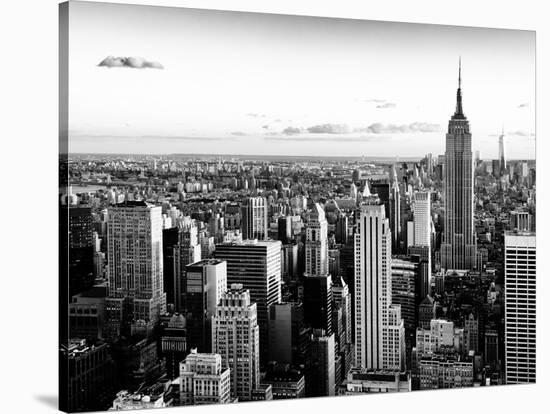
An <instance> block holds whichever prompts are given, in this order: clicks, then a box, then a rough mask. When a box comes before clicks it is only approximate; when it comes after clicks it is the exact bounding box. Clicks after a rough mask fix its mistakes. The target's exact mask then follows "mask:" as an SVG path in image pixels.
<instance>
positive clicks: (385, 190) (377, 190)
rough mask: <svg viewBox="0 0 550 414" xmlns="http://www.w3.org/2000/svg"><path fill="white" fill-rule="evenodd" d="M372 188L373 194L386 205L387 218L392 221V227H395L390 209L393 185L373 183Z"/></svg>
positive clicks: (382, 182) (384, 182)
mask: <svg viewBox="0 0 550 414" xmlns="http://www.w3.org/2000/svg"><path fill="white" fill-rule="evenodd" d="M370 188H371V190H372V193H373V194H376V195H377V196H378V198H379V199H380V202H381V203H382V204H383V205H384V209H385V211H386V218H387V219H388V220H389V221H390V226H393V223H392V222H391V208H390V194H391V183H389V182H388V181H378V182H373V183H371V186H370ZM390 228H392V227H390Z"/></svg>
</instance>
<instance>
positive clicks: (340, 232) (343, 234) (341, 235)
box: [334, 212, 349, 244]
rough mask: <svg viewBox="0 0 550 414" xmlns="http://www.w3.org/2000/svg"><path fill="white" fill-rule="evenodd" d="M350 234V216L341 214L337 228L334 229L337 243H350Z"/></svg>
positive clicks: (339, 214) (337, 221) (337, 219)
mask: <svg viewBox="0 0 550 414" xmlns="http://www.w3.org/2000/svg"><path fill="white" fill-rule="evenodd" d="M348 234H349V230H348V216H347V215H346V214H345V213H343V212H339V213H338V216H337V218H336V227H335V229H334V238H335V239H336V243H339V244H346V243H347V242H348Z"/></svg>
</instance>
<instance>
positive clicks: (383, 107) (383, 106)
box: [376, 102, 397, 109]
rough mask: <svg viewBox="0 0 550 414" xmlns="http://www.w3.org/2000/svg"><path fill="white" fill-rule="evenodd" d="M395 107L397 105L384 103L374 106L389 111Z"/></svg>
mask: <svg viewBox="0 0 550 414" xmlns="http://www.w3.org/2000/svg"><path fill="white" fill-rule="evenodd" d="M396 106H397V105H396V104H395V103H393V102H385V103H383V104H380V105H376V107H377V108H379V109H390V108H395V107H396Z"/></svg>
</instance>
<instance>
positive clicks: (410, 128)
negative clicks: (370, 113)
mask: <svg viewBox="0 0 550 414" xmlns="http://www.w3.org/2000/svg"><path fill="white" fill-rule="evenodd" d="M355 131H356V132H367V133H370V134H405V133H419V132H440V131H441V125H439V124H430V123H427V122H413V123H412V124H402V125H397V124H382V123H380V122H376V123H374V124H371V125H369V126H368V127H366V128H359V129H356V130H355Z"/></svg>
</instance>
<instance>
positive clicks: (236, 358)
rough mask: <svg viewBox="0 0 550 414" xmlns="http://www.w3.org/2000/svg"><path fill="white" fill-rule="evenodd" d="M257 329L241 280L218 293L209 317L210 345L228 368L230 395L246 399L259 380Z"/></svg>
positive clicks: (253, 312) (248, 296) (248, 295)
mask: <svg viewBox="0 0 550 414" xmlns="http://www.w3.org/2000/svg"><path fill="white" fill-rule="evenodd" d="M259 335H260V330H259V327H258V316H257V310H256V304H255V303H252V302H251V301H250V292H249V291H248V290H245V289H244V288H243V285H242V284H239V283H234V284H232V285H231V287H230V289H229V290H228V291H227V292H225V293H224V294H223V295H222V298H221V300H220V302H219V304H218V306H217V307H216V314H215V316H214V317H213V318H212V348H213V351H214V352H215V353H217V354H220V355H221V357H222V366H223V368H230V370H231V395H232V396H233V397H237V398H239V400H240V401H250V400H251V396H252V391H253V390H255V389H256V388H258V385H259V384H260V352H259V351H260V349H259V347H260V337H259Z"/></svg>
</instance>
